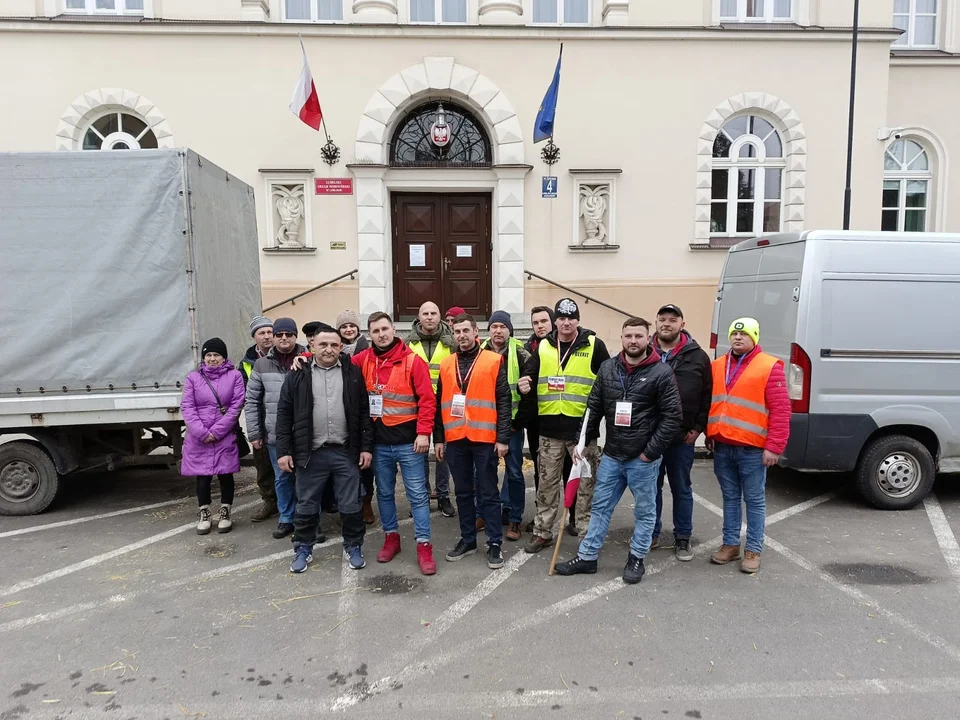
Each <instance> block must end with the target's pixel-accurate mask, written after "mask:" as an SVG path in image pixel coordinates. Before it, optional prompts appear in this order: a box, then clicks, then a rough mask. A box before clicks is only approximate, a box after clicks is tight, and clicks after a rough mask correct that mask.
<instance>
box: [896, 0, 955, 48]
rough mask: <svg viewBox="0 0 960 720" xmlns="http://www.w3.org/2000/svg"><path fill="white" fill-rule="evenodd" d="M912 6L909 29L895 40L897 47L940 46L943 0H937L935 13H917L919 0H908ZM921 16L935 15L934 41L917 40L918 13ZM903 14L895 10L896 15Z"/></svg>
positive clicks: (909, 14) (909, 11)
mask: <svg viewBox="0 0 960 720" xmlns="http://www.w3.org/2000/svg"><path fill="white" fill-rule="evenodd" d="M908 2H909V3H910V7H909V9H908V10H907V29H906V30H905V31H904V32H903V34H902V35H901V36H900V37H898V38H897V39H896V40H894V41H893V47H895V48H918V49H921V48H937V47H940V15H941V14H942V8H943V0H936V3H937V4H936V6H935V9H934V11H933V13H917V0H908ZM894 9H896V6H894ZM918 14H919V15H920V16H921V17H933V42H932V43H918V42H916V37H915V36H916V30H917V15H918ZM898 15H900V16H902V15H903V13H898V12H894V16H898Z"/></svg>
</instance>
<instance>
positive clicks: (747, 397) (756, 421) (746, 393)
mask: <svg viewBox="0 0 960 720" xmlns="http://www.w3.org/2000/svg"><path fill="white" fill-rule="evenodd" d="M778 362H779V360H777V358H775V357H773V355H767V354H766V353H763V352H761V353H757V355H756V356H755V357H753V358H751V360H750V364H749V365H747V367H746V368H744V370H743V372H742V373H741V374H740V377H739V378H737V381H736V382H735V383H734V385H733V387H732V388H730V390H729V391H728V390H727V378H726V374H727V355H724V356H723V357H718V358H717V359H716V360H714V361H713V400H712V402H711V404H710V416H709V417H708V418H707V437H708V438H711V439H712V438H718V439H720V441H721V442H722V441H723V440H724V439H727V440H731V441H733V442H737V443H743V444H744V445H750V446H752V447H760V448H762V447H763V446H764V445H765V444H766V442H767V421H768V419H769V416H770V412H769V411H768V410H767V403H766V400H765V398H764V391H765V390H766V387H767V380H769V379H770V372H771V371H772V370H773V367H774V365H776V364H777V363H778Z"/></svg>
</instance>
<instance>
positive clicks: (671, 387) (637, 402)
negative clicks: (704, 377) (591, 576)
mask: <svg viewBox="0 0 960 720" xmlns="http://www.w3.org/2000/svg"><path fill="white" fill-rule="evenodd" d="M649 333H650V323H648V322H647V321H646V320H644V319H643V318H636V317H634V318H629V319H628V320H626V321H625V322H624V323H623V330H622V333H621V341H622V343H623V350H622V351H621V353H620V355H619V356H618V357H615V358H610V359H609V360H607V361H606V362H604V363H603V365H602V366H601V367H600V372H599V373H597V381H596V382H595V383H594V384H593V389H592V390H591V391H590V397H589V398H588V399H587V410H589V411H590V416H589V419H588V421H587V437H593V436H596V435H599V433H600V420H601V419H603V420H605V421H606V426H607V440H606V442H605V443H604V446H603V458H602V459H601V460H600V467H599V468H598V470H597V482H596V488H595V490H594V496H593V512H592V513H591V516H590V525H589V526H588V527H587V534H586V536H585V537H584V538H583V541H582V542H581V543H580V549H579V551H578V552H577V556H576V557H575V558H573V559H572V560H568V561H567V562H563V563H559V564H558V565H557V574H559V575H576V574H578V573H595V572H597V558H598V557H599V556H600V549H601V548H602V547H603V543H604V541H605V540H606V538H607V530H608V529H609V527H610V518H611V516H612V515H613V510H614V508H616V506H617V503H619V502H620V498H621V497H622V496H623V492H624V490H626V489H627V488H630V491H631V492H632V493H633V499H634V510H633V517H634V528H633V537H632V538H631V540H630V551H629V553H628V554H627V563H626V565H625V566H624V569H623V581H624V582H625V583H630V584H634V583H638V582H640V580H641V579H642V578H643V574H644V567H643V559H644V558H645V557H646V555H647V552H648V551H649V548H650V538H651V535H652V533H653V523H654V521H655V519H656V503H657V497H656V496H657V475H658V473H659V471H660V459H661V455H662V454H663V451H664V449H665V448H666V447H667V446H668V445H669V444H670V442H671V441H672V440H673V438H674V437H675V436H676V434H677V432H678V431H679V429H680V419H681V417H682V412H681V408H680V394H679V392H678V391H677V383H676V382H675V381H674V379H673V373H672V372H671V371H670V368H668V367H667V366H666V365H664V364H663V363H661V362H660V356H659V355H658V354H657V351H656V350H654V349H653V348H652V347H650V345H649V341H650V335H649Z"/></svg>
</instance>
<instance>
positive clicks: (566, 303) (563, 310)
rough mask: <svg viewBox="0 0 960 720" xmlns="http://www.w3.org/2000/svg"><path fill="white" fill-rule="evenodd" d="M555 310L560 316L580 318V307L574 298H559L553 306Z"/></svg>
mask: <svg viewBox="0 0 960 720" xmlns="http://www.w3.org/2000/svg"><path fill="white" fill-rule="evenodd" d="M553 312H554V315H556V317H558V318H562V317H565V318H572V319H574V320H579V319H580V308H579V307H578V306H577V303H576V301H575V300H574V299H573V298H568V297H565V298H561V299H560V300H558V301H557V304H556V306H555V307H554V308H553Z"/></svg>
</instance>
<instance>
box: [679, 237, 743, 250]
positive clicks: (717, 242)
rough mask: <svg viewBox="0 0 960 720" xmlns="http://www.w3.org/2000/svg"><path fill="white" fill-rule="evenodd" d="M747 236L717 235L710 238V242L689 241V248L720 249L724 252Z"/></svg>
mask: <svg viewBox="0 0 960 720" xmlns="http://www.w3.org/2000/svg"><path fill="white" fill-rule="evenodd" d="M749 239H750V238H748V237H731V238H728V237H718V238H711V239H710V242H705V243H690V249H691V250H722V251H724V252H726V251H727V250H729V249H730V248H732V247H733V246H734V245H736V244H737V243H741V242H743V241H744V240H749Z"/></svg>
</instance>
